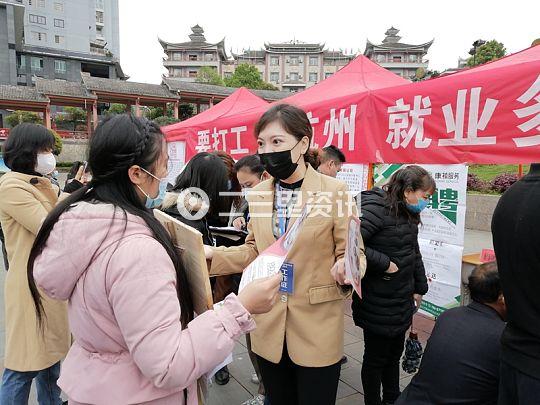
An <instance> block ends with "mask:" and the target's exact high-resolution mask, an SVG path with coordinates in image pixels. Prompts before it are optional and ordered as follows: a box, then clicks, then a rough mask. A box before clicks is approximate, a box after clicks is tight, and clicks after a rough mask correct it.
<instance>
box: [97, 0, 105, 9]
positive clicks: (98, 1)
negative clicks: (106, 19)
mask: <svg viewBox="0 0 540 405" xmlns="http://www.w3.org/2000/svg"><path fill="white" fill-rule="evenodd" d="M96 8H99V9H100V10H104V7H103V0H96Z"/></svg>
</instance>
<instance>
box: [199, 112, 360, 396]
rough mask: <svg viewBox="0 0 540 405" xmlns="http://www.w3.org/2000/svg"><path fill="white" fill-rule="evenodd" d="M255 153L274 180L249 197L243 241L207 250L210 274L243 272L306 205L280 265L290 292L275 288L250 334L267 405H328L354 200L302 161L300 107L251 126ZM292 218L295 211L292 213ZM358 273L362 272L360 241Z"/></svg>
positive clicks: (307, 137) (336, 367)
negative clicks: (289, 270) (287, 271)
mask: <svg viewBox="0 0 540 405" xmlns="http://www.w3.org/2000/svg"><path fill="white" fill-rule="evenodd" d="M255 135H256V136H257V141H258V145H259V146H258V152H259V155H260V157H261V160H262V162H263V164H264V166H265V168H266V170H267V171H268V173H270V175H272V176H273V179H270V180H267V181H264V182H262V183H261V184H259V185H258V186H257V187H255V188H254V189H253V191H251V192H250V193H249V194H248V197H247V199H248V202H249V212H250V216H251V218H250V221H249V224H248V231H249V234H248V236H247V239H246V243H245V244H244V245H242V246H238V247H231V248H215V249H210V248H208V249H207V258H208V259H209V260H212V264H211V268H210V272H211V274H212V275H222V274H230V273H239V272H242V271H243V270H244V269H245V268H246V267H247V266H248V265H249V263H250V262H252V261H253V260H254V259H255V258H256V257H257V256H258V254H259V253H260V252H262V251H264V250H265V249H266V248H268V247H269V246H270V245H271V244H272V243H274V242H275V241H276V239H278V238H279V237H280V236H281V235H283V234H284V233H285V231H286V230H287V229H288V227H289V226H290V225H291V224H292V223H294V221H295V220H296V218H295V214H298V213H299V212H300V211H301V209H302V207H303V206H304V205H305V204H307V205H308V206H309V207H311V210H310V211H309V212H310V213H309V215H308V218H307V219H306V220H305V222H304V224H303V226H302V228H301V229H300V232H299V234H298V236H297V239H296V241H295V242H294V245H293V246H292V248H291V250H290V252H289V254H288V257H287V260H286V261H287V262H289V263H291V264H292V266H293V277H292V278H293V280H294V281H293V283H292V284H293V292H292V293H289V294H287V293H280V298H279V301H278V303H277V304H276V305H275V306H274V308H273V309H272V310H271V311H270V312H269V313H268V314H265V315H261V316H256V317H255V320H256V322H257V330H256V331H255V332H254V333H252V335H251V342H252V349H253V351H254V352H255V353H256V354H257V356H258V361H259V365H260V369H261V373H262V377H263V380H264V383H265V387H266V394H267V395H268V397H269V399H270V402H271V403H272V404H279V405H287V404H291V405H292V404H295V405H296V404H300V405H308V404H309V405H312V404H318V405H331V404H334V403H335V399H336V393H337V387H338V381H339V374H340V359H341V357H342V355H343V329H344V327H343V299H344V298H346V297H347V296H348V294H349V291H350V288H349V287H346V286H341V285H339V284H338V283H336V280H339V281H340V282H341V283H343V282H344V277H343V256H344V252H345V244H346V236H347V218H348V216H349V215H348V214H349V213H351V214H353V215H356V205H355V203H354V202H353V199H352V198H351V196H350V195H349V193H348V192H347V186H346V185H345V184H344V183H342V182H340V181H338V180H336V179H333V178H331V177H328V176H325V175H322V174H320V173H317V172H316V171H315V170H314V169H313V168H312V167H311V165H309V164H308V163H307V161H306V159H307V158H306V155H307V153H308V150H309V146H310V143H311V138H312V128H311V124H310V122H309V119H308V117H307V115H306V114H305V112H304V111H302V110H301V109H299V108H297V107H294V106H291V105H286V104H279V105H276V106H275V107H272V108H271V109H269V110H268V111H267V112H266V113H265V114H264V115H263V116H262V117H261V119H260V120H259V122H258V123H257V125H256V128H255ZM296 216H297V215H296ZM359 249H360V251H359V252H358V254H359V257H361V267H362V268H361V270H362V272H363V271H364V269H365V256H364V253H363V244H362V243H360V247H359Z"/></svg>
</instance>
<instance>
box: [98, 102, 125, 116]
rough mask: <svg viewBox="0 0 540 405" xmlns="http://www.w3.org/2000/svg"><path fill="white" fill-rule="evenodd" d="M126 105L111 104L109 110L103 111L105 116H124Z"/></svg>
mask: <svg viewBox="0 0 540 405" xmlns="http://www.w3.org/2000/svg"><path fill="white" fill-rule="evenodd" d="M126 108H127V107H126V105H125V104H118V103H111V105H110V106H109V108H107V109H106V110H104V111H103V113H104V114H105V115H110V114H124V113H125V112H126Z"/></svg>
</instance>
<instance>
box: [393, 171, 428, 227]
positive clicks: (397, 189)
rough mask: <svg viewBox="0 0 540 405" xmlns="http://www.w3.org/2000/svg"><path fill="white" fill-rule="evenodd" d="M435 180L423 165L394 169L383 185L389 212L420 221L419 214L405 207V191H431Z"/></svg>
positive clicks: (416, 221)
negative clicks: (388, 179)
mask: <svg viewBox="0 0 540 405" xmlns="http://www.w3.org/2000/svg"><path fill="white" fill-rule="evenodd" d="M436 187H437V186H436V184H435V180H433V177H431V175H430V174H429V172H428V171H427V170H426V169H424V168H423V167H420V166H417V165H410V166H406V167H404V168H402V169H399V170H398V171H396V172H395V173H394V174H393V175H392V177H390V181H389V182H388V183H387V184H385V185H384V186H383V190H385V191H386V202H387V204H388V206H389V207H390V212H391V213H393V214H395V215H396V216H400V215H403V216H406V217H408V218H409V219H410V220H412V221H413V222H415V223H419V222H420V215H419V214H416V213H412V212H411V211H409V210H408V209H407V204H406V202H405V192H406V191H417V190H423V191H431V192H434V191H435V189H436Z"/></svg>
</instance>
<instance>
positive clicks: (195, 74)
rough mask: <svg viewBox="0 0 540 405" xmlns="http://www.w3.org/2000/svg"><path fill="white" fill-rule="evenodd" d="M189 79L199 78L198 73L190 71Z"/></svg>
mask: <svg viewBox="0 0 540 405" xmlns="http://www.w3.org/2000/svg"><path fill="white" fill-rule="evenodd" d="M189 77H197V71H196V70H190V71H189Z"/></svg>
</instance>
